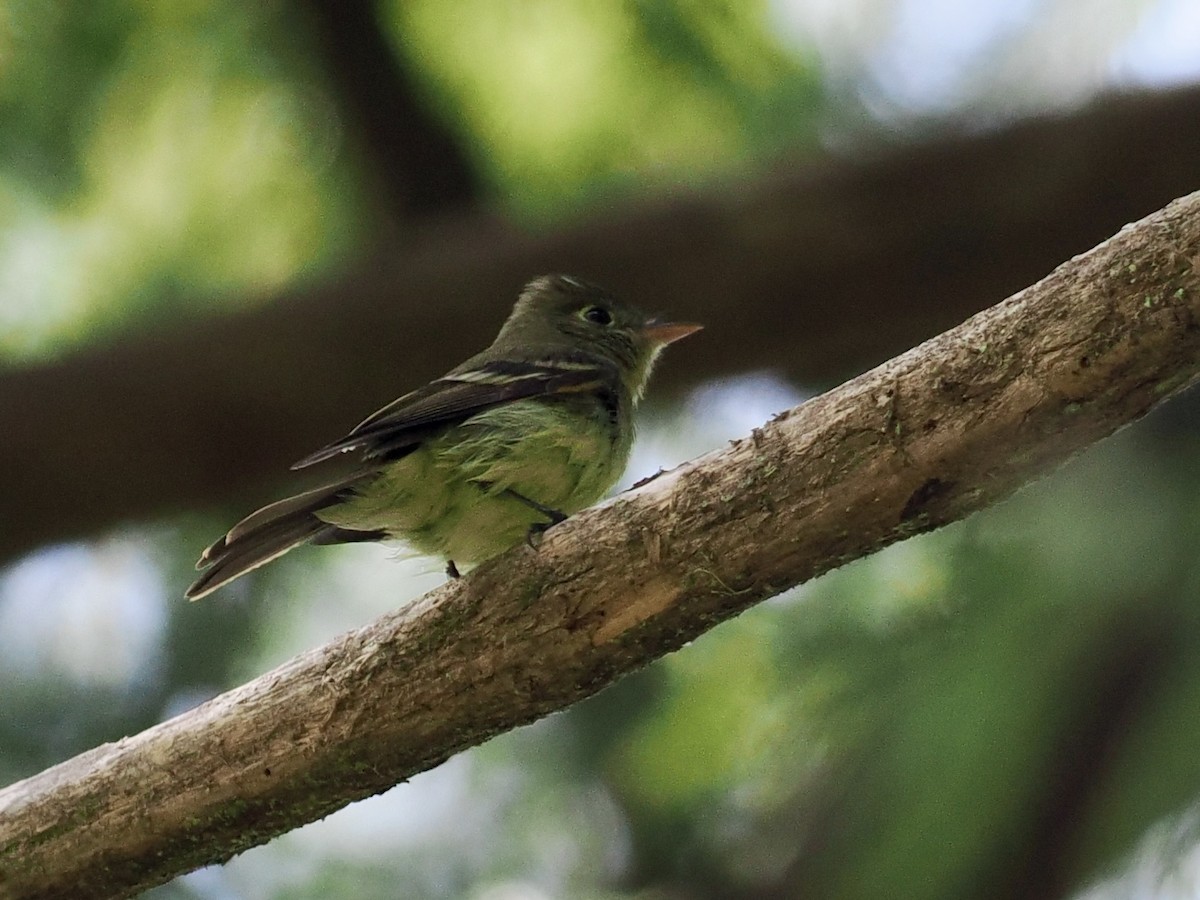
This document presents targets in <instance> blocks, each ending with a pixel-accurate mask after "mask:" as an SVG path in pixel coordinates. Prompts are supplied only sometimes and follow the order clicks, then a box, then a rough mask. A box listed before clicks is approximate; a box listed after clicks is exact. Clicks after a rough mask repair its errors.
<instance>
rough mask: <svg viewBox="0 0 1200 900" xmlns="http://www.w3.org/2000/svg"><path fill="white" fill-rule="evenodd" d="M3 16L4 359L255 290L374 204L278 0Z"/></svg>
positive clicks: (341, 239) (308, 262)
mask: <svg viewBox="0 0 1200 900" xmlns="http://www.w3.org/2000/svg"><path fill="white" fill-rule="evenodd" d="M0 15H2V16H3V17H4V20H5V21H4V23H3V24H4V26H5V28H4V32H3V36H2V37H0V42H2V43H0V46H2V47H3V51H4V52H2V53H0V292H2V293H3V296H4V304H3V307H2V308H0V356H8V357H10V358H13V357H18V358H19V357H27V356H31V355H43V354H46V353H48V352H53V351H54V350H55V349H56V348H61V347H63V346H65V345H67V344H70V343H72V342H76V341H80V340H84V339H88V340H94V339H95V338H97V337H99V336H101V335H103V334H106V333H113V332H116V331H117V330H118V329H122V328H126V327H128V326H129V325H130V324H132V323H133V322H135V321H136V322H137V323H138V324H143V323H146V322H149V321H153V320H154V319H156V318H162V317H165V316H166V315H168V314H173V313H175V312H178V311H179V309H180V307H181V306H182V305H183V304H185V303H187V302H190V301H195V300H197V299H201V298H212V299H219V298H227V300H226V302H237V303H244V302H246V298H247V297H253V296H261V295H265V294H266V293H267V292H268V291H269V290H271V289H272V288H276V287H278V286H280V285H282V284H284V283H286V282H288V281H290V280H292V279H295V278H296V277H297V276H299V275H302V274H304V273H306V272H312V271H318V270H320V269H321V268H322V267H324V266H327V265H328V264H329V263H330V262H332V261H333V260H335V259H337V258H338V257H339V256H340V255H343V254H344V253H345V252H346V251H347V249H348V247H349V243H348V242H349V240H350V239H352V237H353V230H352V228H351V222H352V221H353V215H354V210H355V207H356V206H357V205H358V203H359V202H361V201H359V200H358V198H356V197H355V194H354V189H353V173H352V172H347V171H345V170H344V168H341V169H339V168H338V167H337V166H336V165H335V163H336V162H337V158H338V153H339V152H340V144H341V136H340V133H339V126H338V124H337V118H336V112H335V111H334V110H333V109H332V107H331V105H330V100H329V99H328V97H327V95H326V93H325V92H324V90H323V88H322V87H321V85H320V83H319V81H317V80H316V77H315V75H314V73H313V72H312V71H311V68H310V66H309V64H308V63H307V61H306V60H305V59H304V58H303V56H302V51H303V42H298V40H297V34H296V33H295V32H294V31H293V30H292V28H291V27H290V25H289V24H288V22H287V21H286V20H285V19H284V18H283V17H282V15H281V13H280V12H279V11H277V10H276V11H273V8H272V7H256V6H253V5H250V6H247V5H245V4H237V3H232V2H227V0H219V2H218V0H213V2H190V3H170V4H158V3H130V2H118V0H104V2H99V3H79V2H70V3H65V4H53V5H51V6H49V7H48V6H46V5H45V4H37V3H25V2H15V3H10V4H7V5H6V6H5V7H4V9H3V12H2V13H0ZM48 60H53V63H54V64H53V65H48V64H47V61H48Z"/></svg>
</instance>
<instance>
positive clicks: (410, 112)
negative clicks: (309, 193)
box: [300, 0, 482, 221]
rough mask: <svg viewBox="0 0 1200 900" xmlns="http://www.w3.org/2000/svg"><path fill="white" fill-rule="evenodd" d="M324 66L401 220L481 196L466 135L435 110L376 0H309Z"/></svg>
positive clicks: (372, 176)
mask: <svg viewBox="0 0 1200 900" xmlns="http://www.w3.org/2000/svg"><path fill="white" fill-rule="evenodd" d="M300 5H301V7H302V8H303V9H302V11H303V12H305V13H306V14H307V18H308V19H309V20H310V21H311V22H312V24H313V28H312V30H313V33H314V35H315V37H316V44H317V46H318V47H319V49H320V52H321V56H322V59H321V62H322V64H323V65H322V68H323V69H324V71H325V73H326V75H327V76H328V78H329V79H330V82H331V83H332V86H333V90H334V93H335V94H336V96H337V101H338V103H337V107H338V109H339V110H340V111H341V112H342V113H343V114H344V115H345V116H346V118H347V124H348V125H349V130H350V133H351V135H352V136H353V140H354V142H355V143H356V144H357V146H358V149H359V151H360V152H361V153H362V154H363V155H364V156H366V157H367V161H368V166H367V170H368V175H367V178H368V180H369V181H370V182H372V183H373V184H374V185H376V186H377V187H378V188H379V191H378V193H377V195H378V196H382V198H383V206H384V207H386V209H387V211H388V212H390V213H391V214H392V215H393V216H394V217H395V219H396V220H397V221H403V220H404V219H406V218H410V217H413V216H421V215H429V214H431V213H447V212H450V211H452V210H455V209H459V208H462V207H466V206H469V205H471V204H472V203H475V202H476V201H478V200H479V199H480V197H481V194H482V186H481V184H480V179H479V176H478V175H476V173H475V171H474V170H473V168H472V167H471V164H470V160H469V159H468V157H467V154H466V153H465V152H464V151H463V148H462V146H461V141H460V140H459V139H458V138H456V136H455V135H454V134H453V133H452V132H451V131H450V129H449V128H448V127H446V125H445V123H443V122H442V121H440V120H439V119H438V117H437V116H436V115H435V114H434V113H433V111H432V109H431V106H430V104H428V103H427V102H426V101H425V98H424V97H422V96H421V94H420V91H419V89H418V88H417V87H416V82H415V81H414V79H413V78H412V77H411V73H410V72H408V71H407V70H406V68H405V66H404V64H403V62H402V60H401V58H400V56H399V55H398V54H397V53H396V52H395V50H394V48H393V47H392V46H391V44H390V43H389V42H388V40H387V38H386V36H385V34H384V31H383V28H382V27H381V22H380V18H379V11H378V6H377V4H376V3H374V2H371V0H340V2H332V0H304V2H303V3H301V4H300Z"/></svg>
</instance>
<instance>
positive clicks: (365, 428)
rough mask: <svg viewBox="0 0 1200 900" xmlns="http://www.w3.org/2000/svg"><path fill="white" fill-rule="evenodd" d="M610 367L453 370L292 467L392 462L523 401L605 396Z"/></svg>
mask: <svg viewBox="0 0 1200 900" xmlns="http://www.w3.org/2000/svg"><path fill="white" fill-rule="evenodd" d="M619 383H620V381H619V375H618V372H617V369H616V367H615V366H614V365H613V364H612V363H609V362H607V361H606V360H604V359H602V358H597V357H592V356H590V355H589V356H584V355H582V354H569V355H567V354H564V355H562V356H556V357H551V358H547V359H541V360H538V361H536V362H516V361H510V360H495V361H492V362H484V363H480V364H478V365H474V366H469V367H468V366H464V367H462V368H460V369H456V370H455V371H454V372H451V373H450V374H449V375H446V376H445V377H444V378H439V379H438V380H437V381H433V382H430V383H429V384H427V385H425V387H423V388H419V389H417V390H415V391H413V392H412V393H409V394H405V395H404V396H403V397H401V398H400V399H398V400H394V401H393V402H391V403H389V404H388V405H387V406H385V407H383V409H381V410H379V411H378V412H375V413H373V414H372V415H370V416H368V417H367V418H366V419H364V420H363V421H362V422H360V423H359V424H358V425H357V426H355V428H354V430H353V431H351V432H350V433H349V434H348V435H346V436H345V437H344V438H342V439H341V440H339V441H334V442H333V443H332V444H329V445H328V446H325V447H322V448H321V449H320V450H318V451H317V452H316V453H313V454H311V455H309V456H306V457H305V458H304V459H302V460H300V461H299V462H298V463H296V464H295V465H293V466H292V468H293V469H303V468H305V467H306V466H311V465H313V464H314V463H319V462H322V461H324V460H327V459H330V458H332V457H334V456H338V455H340V454H342V453H349V452H351V451H355V450H358V451H361V452H362V458H363V459H364V460H382V459H389V458H390V459H394V458H396V457H397V456H402V455H404V454H405V453H406V452H411V451H412V450H414V449H415V448H416V447H417V446H419V445H420V444H421V442H422V441H425V440H427V439H428V438H429V437H431V436H432V435H434V434H437V433H439V432H440V431H442V430H443V429H445V428H448V427H450V426H452V425H457V424H458V423H460V422H463V421H465V420H466V419H469V418H470V417H471V416H473V415H475V414H476V413H480V412H483V411H484V410H487V409H492V408H493V407H496V406H501V405H503V404H505V403H511V402H512V401H514V400H521V399H525V398H528V397H546V396H552V395H556V394H572V393H584V392H588V391H596V392H610V393H612V394H613V396H614V397H615V395H616V391H617V390H618V387H619Z"/></svg>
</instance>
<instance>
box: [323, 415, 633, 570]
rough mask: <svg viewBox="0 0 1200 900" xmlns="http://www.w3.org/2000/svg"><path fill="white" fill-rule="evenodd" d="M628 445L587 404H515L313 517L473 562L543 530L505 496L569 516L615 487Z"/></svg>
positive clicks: (628, 435)
mask: <svg viewBox="0 0 1200 900" xmlns="http://www.w3.org/2000/svg"><path fill="white" fill-rule="evenodd" d="M564 401H565V402H564ZM632 437H633V432H632V430H631V429H629V428H622V427H620V426H619V424H618V423H615V422H612V421H610V420H609V417H608V415H607V413H606V411H605V410H604V409H603V408H602V407H601V406H600V405H599V404H598V403H595V402H593V401H591V400H590V399H588V398H577V397H565V398H544V399H543V398H538V399H533V400H520V401H517V402H515V403H512V404H510V405H508V406H502V407H498V408H496V409H490V410H487V411H485V412H482V413H479V414H478V415H476V416H472V417H471V418H470V419H468V420H467V421H466V422H464V423H463V424H461V425H456V426H455V427H453V428H451V429H449V430H448V431H446V432H445V433H443V434H441V435H439V436H438V437H437V438H434V439H433V440H431V441H428V442H427V443H425V444H423V445H422V446H421V447H419V448H418V449H417V450H415V451H413V452H412V453H410V454H409V455H407V456H405V457H404V458H403V459H400V460H398V461H396V462H394V463H390V464H388V465H387V466H384V467H383V468H382V469H381V470H380V471H379V473H378V474H377V475H375V476H374V477H372V478H370V479H367V480H364V481H363V482H362V483H361V484H360V485H358V486H356V487H355V488H354V489H353V495H352V496H350V497H349V498H348V499H346V500H345V501H343V502H342V503H339V504H338V505H337V506H333V507H330V508H328V509H324V510H321V511H319V512H318V513H317V516H318V517H319V518H320V519H322V520H323V521H325V522H329V523H331V524H334V525H337V526H340V527H342V528H349V529H354V530H359V531H374V530H383V531H386V532H388V534H391V535H400V536H403V539H404V540H405V541H406V542H407V543H408V544H410V545H412V546H413V547H414V548H415V549H417V550H419V551H421V552H422V553H428V554H430V555H434V556H442V557H444V558H446V559H450V560H454V561H456V562H461V563H474V562H478V561H480V560H484V559H487V558H489V557H491V556H495V555H496V554H498V553H502V552H503V551H505V550H507V549H508V548H509V547H512V546H513V545H515V544H517V543H519V542H520V541H522V540H523V539H524V538H525V536H526V535H527V534H528V533H529V530H530V528H531V527H533V526H534V525H536V524H542V523H546V517H545V516H544V515H542V514H541V513H539V512H538V511H537V510H535V509H533V508H531V507H530V506H529V505H527V504H526V503H523V502H521V501H520V500H518V499H517V498H516V497H514V496H512V493H510V492H515V493H516V494H519V495H521V496H523V497H527V498H529V499H531V500H535V501H537V502H538V503H540V504H542V505H543V506H548V507H550V508H552V509H555V510H558V511H560V512H562V513H565V514H566V515H570V514H571V513H574V512H577V511H579V510H581V509H583V508H584V507H586V506H590V505H591V504H593V503H595V502H596V501H597V500H599V499H600V498H601V497H603V496H604V495H605V494H606V493H607V492H608V490H609V489H610V488H611V487H612V486H613V484H615V483H616V481H617V479H618V478H620V477H621V472H623V471H624V469H625V463H626V462H627V461H628V459H629V447H630V444H631V443H632Z"/></svg>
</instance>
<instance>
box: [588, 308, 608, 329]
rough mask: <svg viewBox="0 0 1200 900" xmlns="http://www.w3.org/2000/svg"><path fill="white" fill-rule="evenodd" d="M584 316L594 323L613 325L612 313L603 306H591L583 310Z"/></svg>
mask: <svg viewBox="0 0 1200 900" xmlns="http://www.w3.org/2000/svg"><path fill="white" fill-rule="evenodd" d="M583 317H584V318H585V319H587V320H588V321H589V322H591V323H592V324H593V325H611V324H612V320H613V319H612V313H610V312H609V311H608V310H607V309H605V308H604V307H603V306H589V307H588V308H587V309H585V310H584V311H583Z"/></svg>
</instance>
